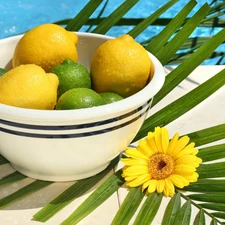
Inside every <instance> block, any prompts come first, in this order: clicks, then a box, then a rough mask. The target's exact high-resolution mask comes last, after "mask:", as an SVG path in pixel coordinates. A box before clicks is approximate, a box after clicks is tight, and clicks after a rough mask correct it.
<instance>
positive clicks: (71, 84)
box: [51, 59, 91, 98]
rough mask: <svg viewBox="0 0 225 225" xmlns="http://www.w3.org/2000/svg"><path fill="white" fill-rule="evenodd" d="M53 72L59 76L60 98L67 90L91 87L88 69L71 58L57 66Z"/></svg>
mask: <svg viewBox="0 0 225 225" xmlns="http://www.w3.org/2000/svg"><path fill="white" fill-rule="evenodd" d="M51 73H54V74H56V75H57V76H58V78H59V87H58V93H57V95H58V98H59V97H60V96H61V95H62V94H63V93H64V92H66V91H68V90H70V89H73V88H91V78H90V74H89V72H88V70H87V69H86V68H85V67H84V66H83V65H82V64H79V63H76V62H74V61H72V60H70V59H67V60H64V61H63V63H61V64H59V65H57V66H55V67H54V68H53V69H52V70H51Z"/></svg>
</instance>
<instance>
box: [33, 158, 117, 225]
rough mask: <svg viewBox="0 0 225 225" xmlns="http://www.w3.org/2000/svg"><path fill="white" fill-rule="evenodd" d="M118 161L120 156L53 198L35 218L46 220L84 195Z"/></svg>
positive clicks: (41, 220)
mask: <svg viewBox="0 0 225 225" xmlns="http://www.w3.org/2000/svg"><path fill="white" fill-rule="evenodd" d="M117 163H118V157H117V158H116V159H115V160H113V161H112V162H111V163H110V165H109V166H108V167H107V168H106V169H105V170H104V171H102V172H101V173H99V174H97V175H96V176H93V177H90V178H86V179H83V180H80V181H77V182H76V183H75V184H73V185H72V186H70V187H69V188H68V189H67V190H65V191H64V192H63V193H62V194H60V195H59V196H58V197H57V198H55V199H54V200H52V201H51V202H50V203H48V204H47V205H46V206H45V207H44V208H42V209H41V210H40V211H38V212H37V213H36V214H35V215H34V216H33V219H34V220H36V221H40V222H46V221H47V220H49V219H50V218H51V217H52V216H54V215H55V214H56V213H57V212H59V211H60V210H62V209H63V208H64V207H65V206H67V205H68V204H70V203H71V202H72V201H74V199H76V198H78V197H79V196H82V195H83V194H84V193H85V192H87V191H88V190H89V189H90V188H92V187H93V186H94V185H96V184H97V183H98V182H99V181H100V180H101V179H102V178H103V177H104V176H105V175H106V174H108V173H109V171H111V170H112V169H113V168H114V166H115V165H116V164H117Z"/></svg>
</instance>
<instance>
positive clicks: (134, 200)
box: [111, 187, 144, 225]
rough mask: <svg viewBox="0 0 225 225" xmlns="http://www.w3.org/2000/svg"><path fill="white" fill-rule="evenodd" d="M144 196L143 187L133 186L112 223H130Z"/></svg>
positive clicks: (114, 224) (113, 224)
mask: <svg viewBox="0 0 225 225" xmlns="http://www.w3.org/2000/svg"><path fill="white" fill-rule="evenodd" d="M143 197H144V194H143V192H142V191H141V187H137V188H132V189H131V191H129V193H128V195H127V196H126V199H125V200H124V201H123V203H122V205H121V207H120V209H119V210H118V212H117V214H116V215H115V217H114V219H113V221H112V223H111V225H122V224H123V225H125V224H128V223H129V221H130V219H131V218H132V217H133V215H134V213H135V212H136V210H137V208H138V206H139V205H140V203H141V201H142V199H143Z"/></svg>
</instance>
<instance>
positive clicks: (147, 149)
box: [137, 139, 154, 158]
mask: <svg viewBox="0 0 225 225" xmlns="http://www.w3.org/2000/svg"><path fill="white" fill-rule="evenodd" d="M137 150H138V151H140V152H141V153H142V154H144V155H145V156H147V157H148V158H149V157H150V156H151V155H152V154H153V153H154V150H153V151H152V149H151V146H150V145H149V144H148V141H147V140H146V139H144V140H140V141H139V142H138V146H137Z"/></svg>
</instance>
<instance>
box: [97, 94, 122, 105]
mask: <svg viewBox="0 0 225 225" xmlns="http://www.w3.org/2000/svg"><path fill="white" fill-rule="evenodd" d="M100 95H101V96H102V98H103V100H104V103H105V104H110V103H113V102H117V101H120V100H122V99H123V97H121V96H120V95H118V94H116V93H114V92H104V93H101V94H100Z"/></svg>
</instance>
